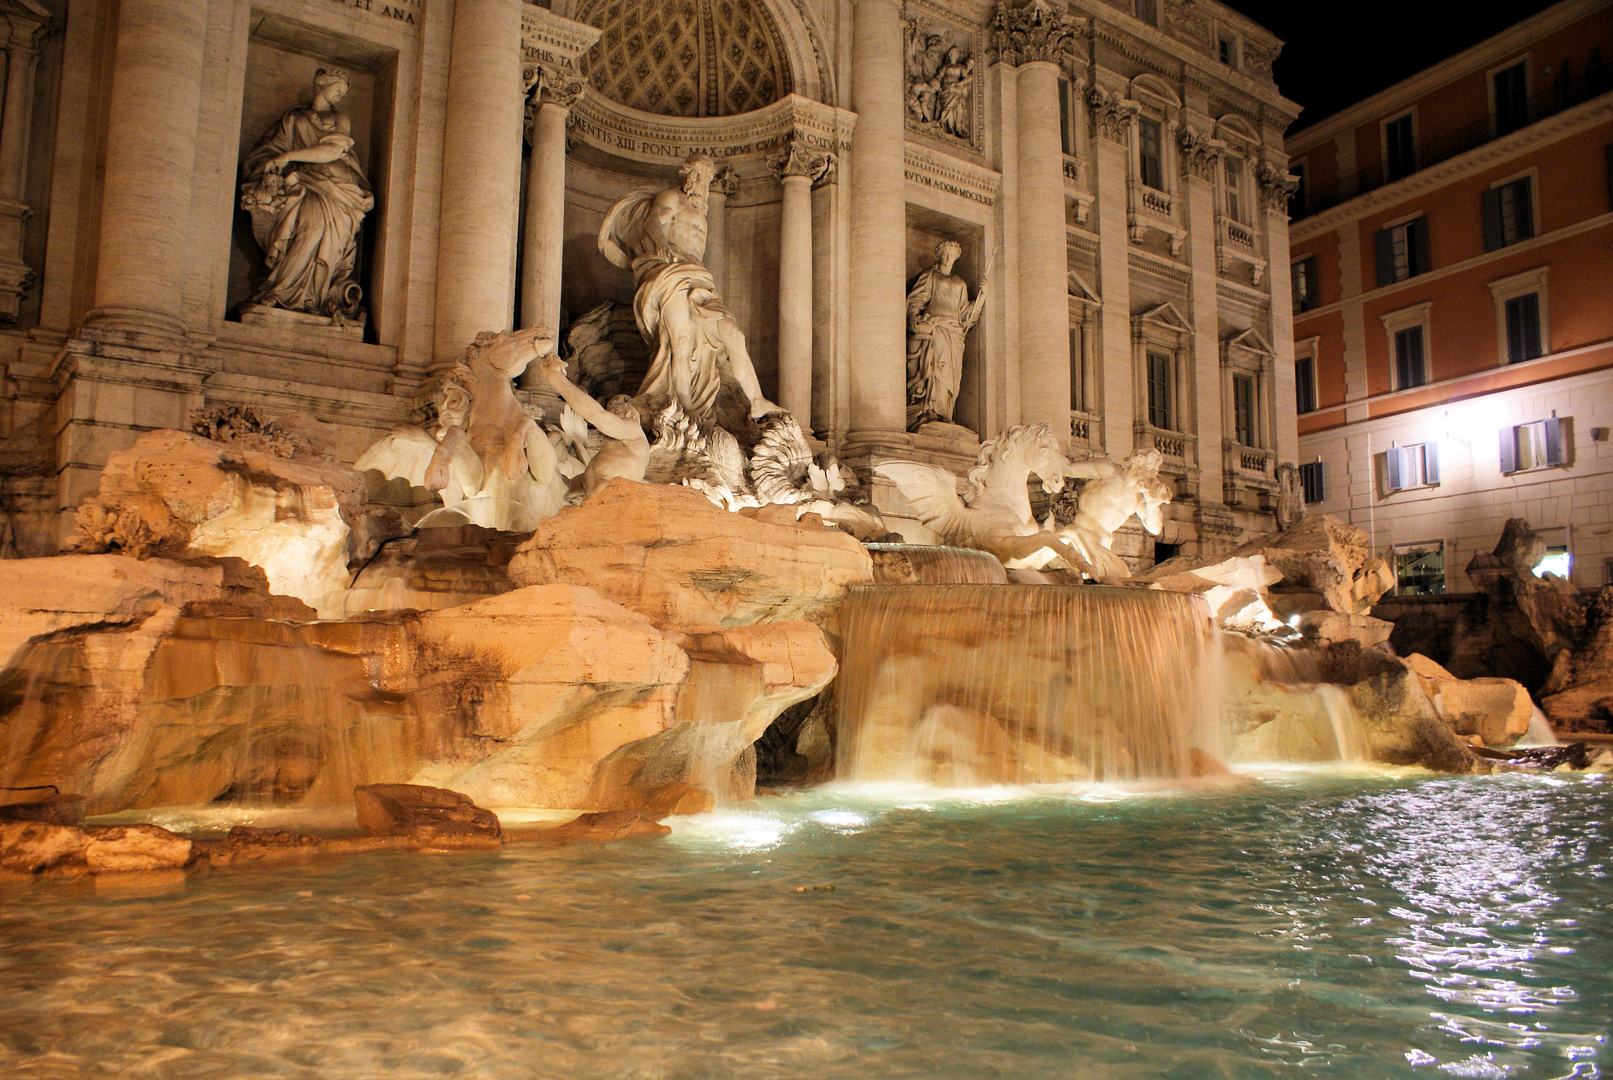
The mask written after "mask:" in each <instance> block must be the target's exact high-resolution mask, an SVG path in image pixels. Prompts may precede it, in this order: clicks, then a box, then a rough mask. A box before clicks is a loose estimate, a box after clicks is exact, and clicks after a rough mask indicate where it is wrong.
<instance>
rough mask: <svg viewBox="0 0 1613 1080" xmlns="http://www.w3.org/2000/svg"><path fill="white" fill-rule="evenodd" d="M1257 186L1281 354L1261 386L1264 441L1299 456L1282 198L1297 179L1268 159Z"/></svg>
mask: <svg viewBox="0 0 1613 1080" xmlns="http://www.w3.org/2000/svg"><path fill="white" fill-rule="evenodd" d="M1255 179H1256V180H1257V181H1258V183H1259V185H1260V205H1261V208H1262V211H1263V212H1264V214H1265V223H1266V228H1265V233H1266V261H1267V264H1268V265H1269V266H1270V267H1271V269H1270V270H1269V271H1267V272H1268V273H1269V274H1271V348H1272V351H1273V352H1274V353H1275V354H1276V355H1277V356H1278V357H1279V358H1281V361H1282V362H1280V363H1278V364H1277V366H1276V370H1275V371H1273V372H1272V374H1271V377H1270V379H1269V381H1268V382H1267V385H1268V386H1269V387H1270V389H1271V390H1272V393H1271V396H1270V398H1269V399H1268V400H1267V401H1266V402H1264V403H1263V407H1262V411H1263V412H1265V413H1266V414H1267V415H1268V416H1270V417H1272V418H1273V421H1274V423H1275V424H1276V430H1275V431H1274V432H1273V435H1275V438H1274V439H1272V440H1271V441H1269V442H1267V443H1266V445H1267V446H1269V447H1271V448H1272V449H1273V450H1275V451H1276V452H1277V461H1278V462H1279V463H1281V462H1284V461H1297V460H1298V458H1299V414H1298V413H1297V412H1296V411H1295V408H1294V397H1295V389H1294V365H1293V364H1292V363H1291V362H1289V361H1290V359H1291V358H1292V357H1293V355H1294V297H1293V282H1292V281H1291V280H1290V278H1289V276H1288V274H1287V273H1285V272H1284V266H1285V265H1286V263H1287V260H1288V200H1289V199H1290V198H1291V197H1292V196H1293V194H1294V189H1295V188H1297V187H1298V186H1299V178H1298V177H1296V176H1294V175H1293V174H1291V173H1289V172H1288V171H1287V170H1286V169H1280V168H1278V167H1277V166H1275V165H1272V164H1271V163H1270V162H1262V163H1261V164H1260V166H1259V167H1258V168H1257V169H1256V170H1255Z"/></svg>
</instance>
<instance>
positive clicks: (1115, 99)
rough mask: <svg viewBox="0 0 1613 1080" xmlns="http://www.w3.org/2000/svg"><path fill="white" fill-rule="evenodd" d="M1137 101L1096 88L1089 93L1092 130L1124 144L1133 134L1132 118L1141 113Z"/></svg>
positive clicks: (1088, 107)
mask: <svg viewBox="0 0 1613 1080" xmlns="http://www.w3.org/2000/svg"><path fill="white" fill-rule="evenodd" d="M1139 111H1140V110H1139V108H1138V105H1137V103H1136V102H1135V101H1128V100H1126V99H1125V98H1123V97H1121V96H1120V95H1119V94H1116V93H1114V92H1113V91H1110V90H1105V89H1104V88H1103V87H1101V86H1094V87H1093V88H1092V89H1091V90H1088V91H1087V114H1088V115H1089V116H1091V118H1092V130H1093V132H1094V133H1095V134H1098V135H1102V136H1103V137H1104V138H1105V139H1109V140H1111V141H1112V142H1118V143H1123V142H1125V141H1126V139H1127V137H1128V136H1129V135H1130V134H1131V118H1132V117H1134V116H1136V115H1137V113H1138V112H1139Z"/></svg>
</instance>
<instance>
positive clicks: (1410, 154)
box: [1383, 113, 1417, 181]
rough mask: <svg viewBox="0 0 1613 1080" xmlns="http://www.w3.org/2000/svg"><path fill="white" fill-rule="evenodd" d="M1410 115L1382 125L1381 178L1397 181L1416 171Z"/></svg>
mask: <svg viewBox="0 0 1613 1080" xmlns="http://www.w3.org/2000/svg"><path fill="white" fill-rule="evenodd" d="M1414 138H1415V136H1414V135H1413V134H1412V128H1411V113H1407V114H1406V115H1404V116H1397V117H1395V118H1394V119H1393V120H1390V121H1389V122H1387V123H1386V124H1384V125H1383V178H1384V180H1385V181H1393V180H1399V179H1400V178H1401V177H1402V176H1410V175H1411V174H1412V173H1414V172H1416V171H1417V144H1416V143H1415V142H1413V141H1412V140H1413V139H1414Z"/></svg>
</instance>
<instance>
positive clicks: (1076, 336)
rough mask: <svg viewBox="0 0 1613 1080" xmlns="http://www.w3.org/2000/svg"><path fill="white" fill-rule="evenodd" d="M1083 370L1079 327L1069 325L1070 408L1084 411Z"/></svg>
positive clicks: (1085, 397)
mask: <svg viewBox="0 0 1613 1080" xmlns="http://www.w3.org/2000/svg"><path fill="white" fill-rule="evenodd" d="M1085 374H1086V373H1085V372H1084V371H1083V370H1082V369H1081V328H1080V327H1079V326H1072V327H1070V408H1071V409H1073V410H1074V411H1076V412H1086V410H1087V407H1086V400H1087V394H1086V385H1085V382H1084V376H1085Z"/></svg>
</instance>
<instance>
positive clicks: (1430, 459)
mask: <svg viewBox="0 0 1613 1080" xmlns="http://www.w3.org/2000/svg"><path fill="white" fill-rule="evenodd" d="M1438 486H1439V444H1438V443H1412V444H1411V445H1410V446H1393V447H1390V448H1389V449H1388V450H1385V451H1384V453H1383V493H1384V494H1385V495H1388V494H1389V493H1390V492H1394V491H1405V490H1406V489H1407V488H1419V487H1438Z"/></svg>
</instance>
